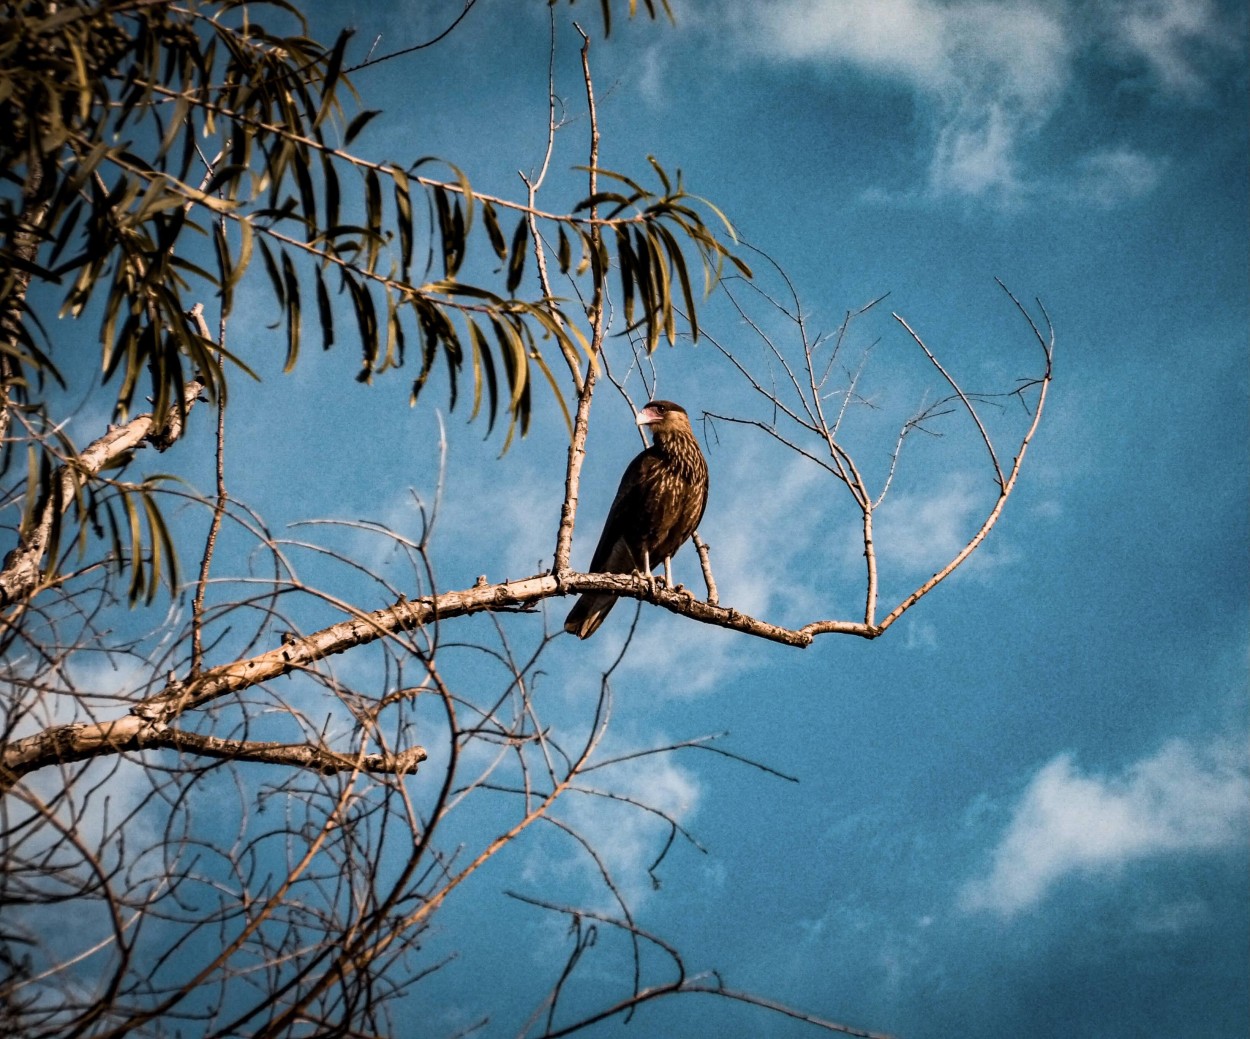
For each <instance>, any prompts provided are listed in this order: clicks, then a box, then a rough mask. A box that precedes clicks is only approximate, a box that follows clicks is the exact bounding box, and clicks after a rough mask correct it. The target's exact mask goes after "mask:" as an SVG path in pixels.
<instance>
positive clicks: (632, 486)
mask: <svg viewBox="0 0 1250 1039" xmlns="http://www.w3.org/2000/svg"><path fill="white" fill-rule="evenodd" d="M658 464H659V463H658V461H657V459H656V458H655V456H654V455H653V454H652V452H650V451H643V452H642V453H641V454H639V455H637V456H636V457H635V458H634V460H633V461H632V462H630V463H629V465H628V466H627V467H626V469H625V473H624V475H623V476H622V477H621V485H620V486H619V487H618V488H617V490H616V497H615V498H613V499H612V504H611V506H610V507H609V508H608V518H607V519H605V520H604V521H603V533H602V534H600V535H599V544H598V545H596V546H595V554H594V556H592V557H591V561H590V571H589V572H590V573H592V574H612V573H626V574H627V573H630V572H631V571H633V570H637V569H639V568H641V566H642V558H641V556H640V554H639V549H640V543H639V531H638V530H637V529H636V528H637V526H638V520H639V518H640V517H641V516H642V515H644V513H645V508H646V498H647V493H648V487H649V485H650V482H651V481H650V479H649V477H650V476H651V475H652V474H653V471H654V469H655V467H656V466H657V465H658Z"/></svg>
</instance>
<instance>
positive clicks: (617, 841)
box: [531, 754, 701, 911]
mask: <svg viewBox="0 0 1250 1039" xmlns="http://www.w3.org/2000/svg"><path fill="white" fill-rule="evenodd" d="M581 785H582V786H584V787H589V788H592V789H595V790H601V791H604V792H608V793H611V794H612V795H613V797H611V798H605V797H600V796H597V795H593V794H591V795H584V794H571V795H569V796H568V797H566V798H565V799H564V801H563V802H562V810H561V815H562V818H563V820H564V821H565V822H566V823H567V824H568V825H569V826H571V827H572V828H573V829H574V830H575V831H576V832H577V833H578V834H579V835H581V837H583V838H584V839H585V840H586V841H587V843H588V844H589V845H590V846H591V847H592V848H594V850H595V854H596V855H597V856H598V857H599V861H600V862H601V863H602V864H603V866H604V867H605V868H606V869H607V871H608V872H609V874H611V876H612V881H613V883H614V884H615V885H616V888H617V890H618V891H619V892H620V894H621V896H622V897H623V898H624V899H625V902H626V904H627V905H628V906H629V907H630V909H631V910H636V909H637V908H638V907H639V905H640V904H641V903H642V902H643V901H644V900H645V898H646V897H647V896H648V895H649V894H650V893H651V892H653V891H654V884H653V883H652V879H651V876H650V874H649V873H648V872H647V870H648V868H649V867H650V866H651V865H652V864H653V863H654V862H655V860H656V858H657V856H658V855H659V853H660V851H661V850H662V849H663V847H664V843H665V841H667V839H668V835H669V832H670V828H669V823H668V822H667V821H666V820H665V818H664V817H663V816H667V817H669V818H671V819H673V820H674V821H676V822H677V823H678V824H680V825H683V826H684V825H686V824H687V823H689V821H690V819H691V818H692V817H693V815H694V814H695V811H696V810H697V808H698V804H699V799H700V796H701V789H700V786H699V782H698V780H697V779H696V777H695V775H694V773H692V772H690V771H688V770H687V769H684V768H682V767H681V766H679V765H677V764H676V763H675V762H674V761H673V759H672V757H671V756H668V755H659V754H656V755H648V756H646V757H641V758H635V759H633V760H630V761H624V762H622V763H621V764H619V765H613V766H612V767H611V768H608V769H604V770H603V771H601V772H600V771H596V772H591V773H588V774H587V775H586V776H585V777H584V778H583V782H582V784H581ZM622 798H629V799H630V800H632V801H633V802H635V803H633V804H631V803H627V802H626V801H623V800H621V799H622ZM641 805H645V806H647V807H649V808H651V809H654V811H647V809H646V808H643V807H640V806H641ZM657 813H663V816H662V815H660V814H657ZM570 862H572V863H575V864H576V866H575V868H577V869H578V870H580V871H582V872H583V873H584V875H585V878H586V883H587V885H588V887H589V888H590V889H591V890H592V891H598V892H600V894H601V899H600V900H601V903H602V908H604V909H605V910H608V911H614V910H616V908H617V906H616V902H615V900H614V899H613V898H612V897H611V894H610V892H608V891H607V889H606V888H605V887H604V886H603V881H602V875H601V874H600V872H599V867H598V866H597V865H596V864H595V863H594V861H593V860H592V859H591V858H590V856H589V855H588V854H587V853H586V852H585V851H584V850H583V849H582V848H581V847H580V846H579V847H577V848H575V849H574V850H572V851H570V853H569V857H568V858H567V859H566V860H564V861H562V862H555V863H552V862H548V863H547V867H538V866H537V865H536V864H531V868H532V869H542V868H550V867H551V866H555V867H556V868H562V867H567V866H568V864H569V863H570Z"/></svg>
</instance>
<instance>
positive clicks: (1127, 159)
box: [1073, 148, 1165, 209]
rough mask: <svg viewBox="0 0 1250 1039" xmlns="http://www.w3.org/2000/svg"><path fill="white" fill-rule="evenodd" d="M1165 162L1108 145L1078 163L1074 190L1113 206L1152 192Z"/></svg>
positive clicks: (1081, 196) (1088, 198) (1076, 194)
mask: <svg viewBox="0 0 1250 1039" xmlns="http://www.w3.org/2000/svg"><path fill="white" fill-rule="evenodd" d="M1164 166H1165V163H1164V162H1163V160H1161V159H1155V158H1151V157H1150V156H1148V155H1143V154H1142V153H1141V152H1136V151H1133V150H1132V149H1131V148H1108V149H1105V150H1103V151H1097V152H1092V153H1090V154H1089V155H1086V156H1085V157H1084V158H1083V159H1081V160H1080V162H1079V163H1078V164H1077V166H1076V171H1075V172H1076V176H1075V183H1074V189H1073V194H1074V195H1075V196H1076V197H1079V198H1081V199H1083V200H1084V201H1086V202H1092V203H1094V204H1095V205H1099V206H1102V207H1103V208H1105V209H1112V208H1114V207H1115V206H1118V205H1120V204H1121V203H1123V202H1130V201H1132V200H1133V199H1137V198H1143V197H1144V196H1146V195H1149V194H1150V193H1151V192H1152V191H1153V190H1154V189H1155V185H1156V184H1158V183H1159V178H1160V176H1161V175H1162V173H1163V169H1164Z"/></svg>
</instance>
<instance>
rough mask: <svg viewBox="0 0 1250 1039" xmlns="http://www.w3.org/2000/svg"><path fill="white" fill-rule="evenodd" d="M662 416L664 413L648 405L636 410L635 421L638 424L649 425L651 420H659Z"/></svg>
mask: <svg viewBox="0 0 1250 1039" xmlns="http://www.w3.org/2000/svg"><path fill="white" fill-rule="evenodd" d="M663 417H664V415H663V414H662V413H661V412H659V411H658V410H657V409H655V408H652V407H649V406H648V407H645V408H643V409H642V410H641V411H640V412H638V419H637V422H638V425H640V426H649V425H651V423H653V422H659V421H660V419H662V418H663Z"/></svg>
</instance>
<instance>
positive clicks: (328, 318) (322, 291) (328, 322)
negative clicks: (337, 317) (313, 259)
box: [314, 268, 334, 350]
mask: <svg viewBox="0 0 1250 1039" xmlns="http://www.w3.org/2000/svg"><path fill="white" fill-rule="evenodd" d="M314 273H315V275H316V280H317V320H318V321H319V322H320V324H321V349H322V350H329V349H330V347H331V346H333V345H334V311H333V310H332V309H331V307H330V293H329V292H328V291H327V289H326V280H325V272H324V271H322V270H321V268H317V269H316V271H315V272H314Z"/></svg>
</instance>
